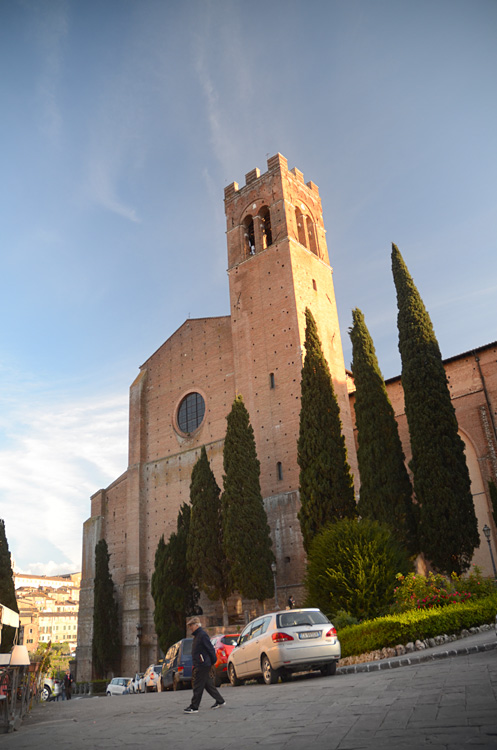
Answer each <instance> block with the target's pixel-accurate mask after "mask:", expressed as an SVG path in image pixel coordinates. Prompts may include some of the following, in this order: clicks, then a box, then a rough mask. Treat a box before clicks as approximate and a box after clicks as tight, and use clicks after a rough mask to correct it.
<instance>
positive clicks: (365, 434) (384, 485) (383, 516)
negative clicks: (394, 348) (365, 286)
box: [349, 308, 418, 554]
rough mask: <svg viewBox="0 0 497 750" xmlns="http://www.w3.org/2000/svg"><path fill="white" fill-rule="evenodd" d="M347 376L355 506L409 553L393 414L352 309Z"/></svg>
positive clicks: (408, 496) (411, 512)
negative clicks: (351, 388)
mask: <svg viewBox="0 0 497 750" xmlns="http://www.w3.org/2000/svg"><path fill="white" fill-rule="evenodd" d="M352 319H353V323H354V325H353V326H352V328H351V329H350V330H349V334H350V338H351V341H352V374H353V376H354V382H355V387H356V393H355V405H354V408H355V416H356V427H357V438H358V443H359V447H358V450H357V460H358V463H359V473H360V477H361V491H360V498H359V502H358V505H357V510H358V513H359V515H360V516H361V517H362V518H369V519H371V520H372V521H379V522H380V523H382V524H387V525H388V526H390V528H391V529H392V531H393V532H394V534H395V538H396V539H398V540H399V541H401V542H403V543H404V544H405V546H406V547H407V549H408V550H409V551H410V553H411V554H415V553H416V552H417V551H418V549H417V540H416V521H415V509H414V506H413V501H412V486H411V482H410V480H409V475H408V473H407V469H406V466H405V463H404V461H405V456H404V452H403V450H402V444H401V442H400V438H399V431H398V427H397V422H396V420H395V413H394V410H393V407H392V404H391V403H390V399H389V398H388V394H387V389H386V387H385V382H384V380H383V377H382V374H381V371H380V367H379V365H378V359H377V357H376V351H375V348H374V344H373V339H372V338H371V335H370V333H369V330H368V328H367V326H366V322H365V320H364V315H363V314H362V312H361V310H359V309H357V308H356V309H355V310H353V311H352Z"/></svg>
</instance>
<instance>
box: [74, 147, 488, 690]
mask: <svg viewBox="0 0 497 750" xmlns="http://www.w3.org/2000/svg"><path fill="white" fill-rule="evenodd" d="M267 166H268V170H267V172H265V173H264V174H262V175H261V174H260V172H259V170H258V169H254V170H252V171H251V172H249V173H248V174H247V175H246V176H245V185H244V186H243V187H241V188H239V187H238V185H237V184H236V183H232V184H231V185H229V186H228V187H226V188H225V193H224V194H225V212H226V222H227V224H226V228H227V231H226V236H227V246H228V248H227V249H228V279H229V292H230V315H227V316H222V317H217V318H200V319H196V320H187V321H185V323H183V325H182V326H180V328H179V329H178V330H177V331H175V332H174V333H173V334H172V335H171V336H170V338H168V339H167V341H166V342H165V343H164V344H163V345H162V346H161V347H160V348H159V349H158V350H157V351H156V352H155V353H154V354H152V355H151V356H150V357H149V358H148V359H147V361H146V362H145V363H144V364H143V365H142V366H141V367H140V372H139V374H138V376H137V378H136V379H135V381H134V382H133V384H132V385H131V388H130V412H129V413H130V421H129V459H128V468H127V470H126V471H125V472H124V474H122V475H121V476H120V477H118V478H117V479H116V480H115V481H114V482H112V484H110V485H109V487H107V488H106V489H101V490H99V491H98V492H96V493H95V494H94V495H93V496H92V498H91V516H90V518H89V519H88V520H87V521H86V522H85V524H84V529H83V563H82V581H81V606H80V618H79V630H78V651H77V669H78V679H82V680H87V679H90V678H91V676H92V662H91V642H92V627H93V580H94V575H95V570H94V568H95V545H96V543H97V542H98V541H99V540H100V539H102V538H105V539H106V541H107V545H108V549H109V553H110V563H109V565H110V571H111V574H112V578H113V581H114V584H115V587H116V595H117V600H118V604H119V614H120V623H121V633H120V637H121V642H122V660H121V666H120V671H121V673H122V674H132V673H134V672H136V671H140V668H144V667H146V666H147V665H148V664H150V663H152V662H153V661H154V660H155V659H156V658H157V655H158V646H157V638H156V635H155V628H154V622H153V612H154V602H153V599H152V596H151V592H150V580H151V576H152V573H153V569H154V557H155V551H156V548H157V544H158V541H159V539H160V537H161V535H164V537H165V539H166V540H167V539H168V538H169V536H170V534H171V532H173V531H175V528H176V519H177V515H178V510H179V507H180V506H181V504H182V503H184V502H188V501H189V487H190V477H191V471H192V468H193V466H194V464H195V462H196V461H197V459H198V457H199V455H200V449H201V447H202V446H203V445H205V447H206V451H207V456H208V458H209V461H210V463H211V466H212V469H213V471H214V473H215V475H216V478H217V482H218V484H219V485H220V486H222V475H223V463H222V462H223V455H222V454H223V444H224V437H225V433H226V416H227V414H228V413H229V411H230V409H231V405H232V403H233V400H234V398H235V396H236V395H237V394H239V393H240V394H242V396H243V399H244V402H245V405H246V407H247V409H248V412H249V414H250V420H251V423H252V426H253V429H254V434H255V440H256V447H257V453H258V458H259V461H260V465H261V488H262V495H263V498H264V504H265V508H266V512H267V515H268V520H269V524H270V527H271V535H272V541H273V550H274V553H275V556H276V561H277V585H278V591H279V596H280V601H286V599H287V598H288V596H289V595H290V594H293V595H294V596H295V598H296V599H297V601H298V602H299V603H300V601H301V600H302V597H303V593H304V592H303V586H302V581H303V577H304V573H305V554H304V550H303V546H302V538H301V532H300V525H299V522H298V519H297V512H298V509H299V491H298V490H299V467H298V465H297V437H298V432H299V415H300V379H301V368H302V363H303V357H304V351H303V345H304V339H305V314H304V313H305V308H306V307H309V308H310V310H311V311H312V313H313V315H314V318H315V320H316V323H317V327H318V331H319V335H320V338H321V341H322V346H323V351H324V355H325V357H326V360H327V362H328V364H329V366H330V370H331V374H332V378H333V382H334V387H335V391H336V394H337V399H338V403H339V407H340V415H341V421H342V429H343V434H344V436H345V441H346V445H347V451H348V460H349V463H350V466H351V469H352V472H353V474H354V477H355V487H356V492H358V490H359V484H360V482H359V477H358V470H357V459H356V446H355V432H354V416H353V403H354V395H353V394H354V383H353V380H352V377H351V375H350V373H348V372H347V371H346V369H345V366H344V359H343V351H342V343H341V338H340V329H339V325H338V313H337V306H336V301H335V293H334V286H333V271H332V268H331V267H330V262H329V257H328V249H327V245H326V234H325V228H324V224H323V216H322V209H321V199H320V196H319V190H318V188H317V186H316V185H315V184H314V183H313V182H307V183H305V182H304V177H303V174H302V172H300V171H299V170H298V169H296V168H294V169H292V170H289V169H288V165H287V160H286V159H285V158H284V157H283V156H281V154H277V155H276V156H273V157H271V158H270V159H269V160H268V163H267ZM355 272H356V273H361V269H360V268H358V269H356V271H355ZM178 283H181V284H183V285H184V286H185V293H186V294H187V293H188V291H187V290H188V279H187V278H184V279H181V280H178ZM351 302H354V301H351ZM462 314H463V312H462ZM496 355H497V346H496V344H489V345H488V346H486V347H482V348H480V349H478V350H476V351H475V352H470V353H467V354H464V355H460V356H459V357H453V358H452V359H450V360H447V363H446V364H447V368H448V370H447V372H448V375H449V379H450V380H449V382H450V387H451V393H452V397H453V403H454V406H455V408H456V413H457V417H458V419H459V424H460V427H461V434H462V437H463V439H464V441H465V444H466V448H467V455H468V465H469V469H470V474H471V479H472V488H473V494H474V497H475V506H476V510H477V515H478V521H479V527H480V531H481V527H482V525H483V524H484V523H487V524H488V525H489V526H490V527H491V529H492V533H493V543H494V544H495V541H496V537H495V525H494V523H493V520H492V516H491V513H490V505H489V502H490V501H489V495H488V487H487V480H488V479H490V478H493V479H494V480H495V479H496V478H497V462H496V451H497V439H496V433H495V414H496V412H495V409H496V405H497V368H496V360H497V356H496ZM387 388H388V391H389V394H390V398H391V399H392V402H393V405H394V409H395V413H396V415H397V419H398V421H399V426H400V432H401V438H402V441H403V445H404V451H405V453H406V456H407V457H409V456H410V448H409V436H408V432H407V426H406V421H405V415H404V407H403V393H402V386H401V383H400V379H399V378H393V379H392V380H390V381H388V383H387ZM487 558H488V555H487V550H486V544H485V539H484V538H483V544H482V545H481V547H480V549H479V550H478V551H477V554H476V556H475V561H477V562H478V564H481V565H482V567H483V568H484V570H486V571H488V572H490V570H491V568H490V562H489V560H488V559H487ZM270 604H271V603H270ZM229 605H230V616H231V618H232V620H233V619H234V618H236V617H238V618H239V619H240V618H243V617H245V616H246V615H251V614H253V613H254V612H255V607H256V603H255V602H247V601H244V600H242V599H241V597H239V596H233V597H232V598H231V600H230V602H229ZM202 606H203V608H204V615H205V618H206V621H207V624H209V625H212V626H217V624H218V623H219V621H220V615H221V610H220V607H219V606H218V605H217V604H216V603H212V602H209V601H208V600H207V599H204V600H203V601H202ZM138 626H140V628H139V630H138ZM138 632H139V633H140V635H141V638H140V639H137V633H138Z"/></svg>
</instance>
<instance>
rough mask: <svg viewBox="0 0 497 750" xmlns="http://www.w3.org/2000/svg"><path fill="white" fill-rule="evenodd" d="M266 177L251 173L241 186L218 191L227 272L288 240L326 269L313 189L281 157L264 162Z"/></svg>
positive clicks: (234, 184)
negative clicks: (223, 220) (224, 224)
mask: <svg viewBox="0 0 497 750" xmlns="http://www.w3.org/2000/svg"><path fill="white" fill-rule="evenodd" d="M267 167H268V169H267V172H264V173H263V174H261V172H260V169H259V168H258V167H256V168H255V169H252V170H251V171H250V172H247V174H246V175H245V185H244V186H243V187H239V185H238V183H237V182H232V183H231V184H230V185H228V186H227V187H226V188H225V190H224V202H225V211H226V221H227V236H228V267H229V268H232V267H233V266H235V265H238V264H239V263H242V262H244V261H245V260H248V259H249V258H250V257H251V256H253V255H256V254H258V253H260V252H263V251H264V250H267V249H268V248H269V247H270V246H272V245H274V244H276V243H278V242H280V241H281V240H284V239H287V238H290V239H293V240H294V241H296V242H298V243H299V244H300V245H302V246H303V247H304V248H306V249H307V250H309V252H312V253H314V254H315V255H317V256H318V257H319V258H320V259H321V260H324V261H325V262H326V263H328V262H329V261H328V251H327V247H326V237H325V230H324V224H323V216H322V207H321V199H320V197H319V188H318V186H317V185H316V184H315V183H314V182H312V181H309V182H307V183H306V182H305V181H304V175H303V173H302V172H301V171H300V170H299V169H297V168H296V167H294V168H293V169H291V170H290V169H288V161H287V160H286V159H285V157H284V156H282V155H281V154H276V155H275V156H271V157H270V158H269V159H268V160H267Z"/></svg>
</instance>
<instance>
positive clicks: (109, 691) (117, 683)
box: [105, 677, 131, 695]
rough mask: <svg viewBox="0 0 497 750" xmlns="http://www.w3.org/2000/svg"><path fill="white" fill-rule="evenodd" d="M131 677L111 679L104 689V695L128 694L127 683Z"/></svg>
mask: <svg viewBox="0 0 497 750" xmlns="http://www.w3.org/2000/svg"><path fill="white" fill-rule="evenodd" d="M130 680H131V677H113V678H112V680H111V681H110V682H109V684H108V685H107V687H106V689H105V694H106V695H125V694H126V693H128V692H129V690H128V682H129V681H130Z"/></svg>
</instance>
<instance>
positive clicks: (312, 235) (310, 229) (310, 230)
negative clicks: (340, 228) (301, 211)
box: [307, 216, 318, 255]
mask: <svg viewBox="0 0 497 750" xmlns="http://www.w3.org/2000/svg"><path fill="white" fill-rule="evenodd" d="M307 237H308V239H309V250H311V251H312V252H313V253H314V255H317V254H318V244H317V242H316V229H315V227H314V223H313V221H312V219H311V217H310V216H308V217H307Z"/></svg>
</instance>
